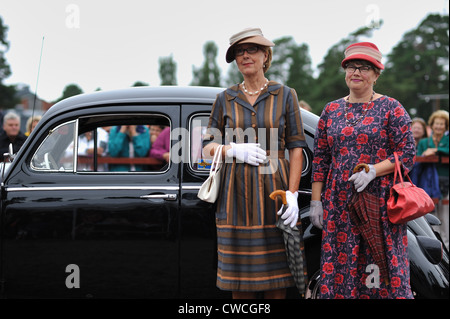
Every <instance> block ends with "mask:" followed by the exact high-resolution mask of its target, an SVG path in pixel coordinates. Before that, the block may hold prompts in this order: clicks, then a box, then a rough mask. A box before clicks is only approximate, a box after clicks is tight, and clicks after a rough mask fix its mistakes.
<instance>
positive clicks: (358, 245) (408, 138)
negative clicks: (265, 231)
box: [313, 96, 415, 298]
mask: <svg viewBox="0 0 450 319" xmlns="http://www.w3.org/2000/svg"><path fill="white" fill-rule="evenodd" d="M345 105H346V102H345V100H344V99H339V100H336V101H333V102H330V103H328V104H327V105H326V107H325V109H324V110H323V112H322V114H321V117H320V120H319V124H318V128H317V130H316V136H315V145H314V161H313V182H324V186H323V189H322V205H323V210H324V214H323V230H322V251H321V287H320V297H321V298H412V292H411V289H410V282H409V261H408V240H407V234H406V225H394V224H392V223H390V222H389V220H388V217H387V209H386V203H387V200H388V198H389V190H390V188H391V187H392V185H393V174H388V175H385V176H381V177H377V178H375V179H374V180H373V181H372V182H371V183H369V185H368V186H367V187H366V189H365V190H364V191H368V192H370V193H371V194H376V195H377V196H378V197H379V200H380V218H381V227H382V232H383V238H384V246H385V249H386V259H387V262H388V271H389V283H388V284H387V285H386V283H385V282H384V281H382V280H380V281H379V282H375V280H374V277H373V276H374V274H375V272H374V271H375V270H374V268H372V267H373V265H374V264H375V262H374V260H373V258H372V256H371V255H370V252H369V247H368V245H367V243H366V242H364V240H363V239H362V236H361V235H360V234H359V233H358V232H357V230H356V228H355V227H354V225H353V224H352V222H351V220H350V217H349V214H348V210H347V203H348V201H350V198H351V196H352V194H353V192H355V189H354V187H353V183H352V182H348V179H349V177H350V176H351V174H352V171H353V168H354V167H355V166H356V165H357V164H359V163H367V164H376V163H379V162H382V161H384V160H386V159H389V160H390V161H391V162H392V163H393V162H394V156H393V152H394V151H395V152H397V154H398V155H399V159H400V162H401V163H402V165H403V168H404V170H405V171H406V172H407V171H409V170H410V169H411V168H412V166H413V164H414V157H415V145H414V139H413V136H412V133H411V130H410V125H411V119H410V117H409V115H408V113H407V112H406V111H405V109H404V108H403V106H402V105H401V104H400V103H399V102H398V101H397V100H395V99H392V98H390V97H387V96H382V97H380V98H378V99H376V100H375V101H373V102H372V103H371V104H370V105H369V106H367V104H364V103H353V104H349V105H348V114H347V116H348V118H349V119H350V120H351V121H354V120H355V119H357V118H359V117H360V116H361V115H362V114H363V111H364V108H365V107H367V108H368V110H367V113H366V114H365V115H364V118H363V119H362V121H360V122H359V123H358V124H357V125H355V126H347V125H346V123H345V111H344V108H345Z"/></svg>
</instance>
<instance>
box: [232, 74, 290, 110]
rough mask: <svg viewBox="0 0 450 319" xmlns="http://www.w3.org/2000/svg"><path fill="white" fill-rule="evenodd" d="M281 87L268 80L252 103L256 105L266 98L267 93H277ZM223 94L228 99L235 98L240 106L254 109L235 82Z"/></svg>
mask: <svg viewBox="0 0 450 319" xmlns="http://www.w3.org/2000/svg"><path fill="white" fill-rule="evenodd" d="M280 89H281V84H280V83H278V82H275V81H269V84H268V85H267V88H265V89H264V90H262V91H261V93H260V94H259V96H258V98H257V99H256V101H255V104H254V105H257V104H258V103H259V102H260V101H261V100H263V99H265V98H267V97H268V96H269V95H278V93H279V92H280ZM225 95H226V98H227V100H228V101H232V100H235V101H236V102H237V103H239V104H241V105H242V106H244V107H246V108H249V109H250V110H252V111H253V110H254V107H253V105H251V104H250V103H249V102H248V101H247V98H246V97H245V94H244V93H243V92H242V91H241V90H240V89H239V84H235V85H233V86H232V87H229V88H228V89H226V90H225Z"/></svg>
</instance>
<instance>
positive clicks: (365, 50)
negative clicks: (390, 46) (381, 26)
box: [345, 46, 381, 61]
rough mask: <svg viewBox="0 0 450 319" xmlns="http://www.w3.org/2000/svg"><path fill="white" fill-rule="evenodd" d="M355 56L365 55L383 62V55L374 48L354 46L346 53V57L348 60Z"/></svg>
mask: <svg viewBox="0 0 450 319" xmlns="http://www.w3.org/2000/svg"><path fill="white" fill-rule="evenodd" d="M354 54H364V55H368V56H370V57H372V58H374V59H375V60H377V61H381V53H380V52H379V51H376V50H374V49H372V48H368V47H363V46H353V47H351V48H348V49H347V50H346V51H345V57H346V58H348V57H350V56H352V55H354Z"/></svg>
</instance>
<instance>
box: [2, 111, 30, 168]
mask: <svg viewBox="0 0 450 319" xmlns="http://www.w3.org/2000/svg"><path fill="white" fill-rule="evenodd" d="M26 139H27V137H26V136H25V134H23V133H22V132H20V117H19V115H17V114H16V113H15V112H12V111H10V112H8V113H6V114H5V116H4V117H3V130H2V131H1V132H0V162H4V161H5V159H4V158H3V154H5V153H8V152H9V144H12V146H13V153H14V154H16V153H17V152H18V151H19V150H20V148H21V147H22V145H23V143H24V142H25V140H26Z"/></svg>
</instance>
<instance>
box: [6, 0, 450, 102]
mask: <svg viewBox="0 0 450 319" xmlns="http://www.w3.org/2000/svg"><path fill="white" fill-rule="evenodd" d="M448 6H449V5H448V1H446V0H445V1H444V0H426V1H422V0H420V1H417V0H315V1H310V0H308V1H304V0H277V1H273V0H272V1H269V0H258V1H218V0H209V1H208V0H189V1H186V0H164V1H152V0H145V1H144V0H126V1H125V0H119V1H117V0H38V1H36V0H0V16H1V17H2V19H3V24H4V25H6V26H7V27H8V32H7V40H8V41H9V43H10V47H9V50H8V51H7V52H6V53H5V57H6V60H7V63H9V65H10V67H11V71H12V75H11V76H10V77H8V78H7V79H6V80H4V83H5V84H7V85H10V84H24V85H28V86H29V87H30V90H31V91H32V92H35V91H36V90H37V94H38V96H39V97H40V98H41V99H44V100H46V101H49V102H51V101H54V100H56V99H57V98H59V97H60V96H61V95H62V92H63V90H64V88H65V87H66V86H67V85H68V84H72V83H73V84H77V85H78V86H79V87H80V88H81V89H82V90H83V91H84V92H85V93H89V92H93V91H95V90H96V89H98V88H100V89H102V90H112V89H120V88H125V87H130V86H132V85H133V83H135V82H136V81H142V82H146V83H149V84H150V85H151V86H157V85H159V84H160V77H159V58H160V57H167V56H172V57H173V59H174V61H175V62H176V63H177V74H176V76H177V80H178V85H180V86H185V85H189V84H190V83H191V81H192V69H193V66H195V67H200V66H201V65H202V63H203V61H204V56H203V46H204V44H205V43H206V42H208V41H214V42H215V43H216V45H217V46H218V56H217V63H218V65H219V67H220V69H221V74H222V77H224V78H225V77H226V74H227V72H228V68H229V64H227V63H226V62H225V52H226V50H227V49H228V46H229V38H230V36H231V35H232V34H234V33H236V32H239V31H241V30H242V29H244V28H248V27H259V28H261V29H262V31H263V33H264V36H265V37H267V38H268V39H270V40H272V41H273V40H276V39H279V38H281V37H284V36H291V37H292V38H293V39H294V40H295V41H296V43H298V44H302V43H306V44H307V45H308V47H309V53H310V56H311V59H312V64H313V69H315V68H316V67H317V65H318V64H320V63H321V62H322V60H323V58H324V56H325V55H326V53H327V51H328V49H329V48H330V47H331V46H333V45H334V44H336V43H338V42H339V41H340V40H342V39H343V38H345V37H347V36H348V35H349V34H350V33H352V32H353V31H355V30H357V29H359V28H361V27H363V26H368V25H369V23H370V21H372V20H374V21H379V20H380V19H381V20H383V24H382V26H381V28H379V29H377V30H374V32H373V36H372V37H371V38H368V39H364V40H368V41H371V42H374V43H375V44H376V45H377V46H378V48H379V49H380V51H381V52H382V53H383V55H387V54H389V53H390V52H391V50H392V48H393V47H394V46H395V45H396V44H397V43H398V42H399V41H400V40H401V38H402V36H403V35H404V34H405V33H406V32H408V31H411V30H412V29H415V28H416V27H417V26H418V25H419V24H420V22H421V21H422V20H423V19H424V18H425V17H426V16H427V15H428V14H430V13H439V14H448V9H449V7H448ZM3 49H4V48H2V50H3ZM41 50H42V55H41ZM274 50H276V47H275V48H274ZM39 62H40V63H39ZM39 65H40V67H39ZM38 75H39V76H38Z"/></svg>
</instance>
